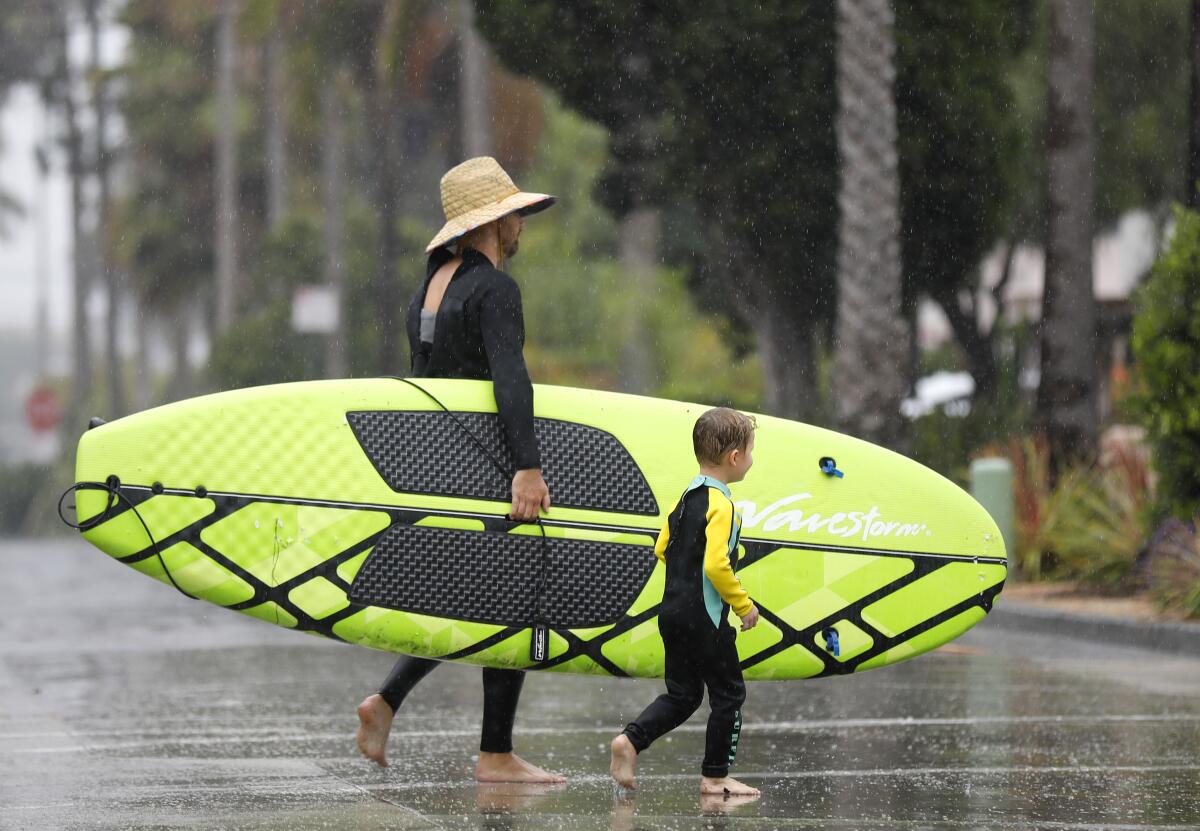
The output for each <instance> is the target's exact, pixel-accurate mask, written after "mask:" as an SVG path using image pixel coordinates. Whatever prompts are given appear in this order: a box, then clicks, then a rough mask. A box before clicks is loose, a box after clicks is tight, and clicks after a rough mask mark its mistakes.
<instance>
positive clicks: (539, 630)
mask: <svg viewBox="0 0 1200 831" xmlns="http://www.w3.org/2000/svg"><path fill="white" fill-rule="evenodd" d="M392 377H394V378H395V380H397V381H400V382H402V383H405V384H408V385H409V386H410V387H412V388H413V389H415V390H418V391H419V392H421V393H422V394H423V395H425V397H426V398H428V399H429V400H430V401H432V402H433V403H434V404H436V405H437V406H439V407H441V409H442V412H444V413H445V414H446V415H448V416H450V418H451V419H452V420H453V421H454V423H455V424H457V425H458V428H459V429H460V430H462V431H463V432H464V433H465V434H466V435H467V437H468V438H469V439H470V440H471V441H472V442H474V443H475V446H476V447H478V448H479V451H480V452H481V453H483V455H484V456H485V457H487V459H488V460H490V461H491V463H492V464H493V465H494V466H495V468H496V470H498V471H499V472H500V475H501V476H502V477H503V478H505V479H507V480H509V481H512V478H513V477H514V476H515V475H516V472H515V471H511V470H509V469H508V468H507V467H506V466H505V465H504V464H503V463H502V462H501V461H500V460H499V459H498V458H496V454H494V453H492V451H491V450H490V449H489V448H488V447H487V446H486V445H485V444H484V443H483V442H482V441H480V439H479V437H478V436H476V435H475V434H474V433H473V432H471V428H469V427H467V425H466V424H464V423H463V421H462V419H460V418H459V417H458V416H456V415H455V414H454V412H453V411H452V410H451V409H450V408H449V407H447V406H446V405H445V404H443V403H442V402H441V400H440V399H439V398H438V397H437V396H436V395H434V394H433V393H431V392H430V391H429V390H427V389H425V388H424V387H422V386H421V385H420V384H417V383H414V382H413V381H412V380H410V379H408V378H400V377H396V376H392ZM533 522H534V524H536V525H537V527H538V530H539V531H541V533H542V546H541V548H542V558H541V563H540V564H539V567H538V583H537V592H536V594H535V595H534V618H535V620H533V621H532V622H531V624H530V628H531V629H532V630H533V634H532V637H531V638H530V640H529V657H530V659H531V660H533V661H536V662H539V663H540V662H541V661H544V660H546V658H547V657H548V655H549V643H550V627H549V625H548V624H547V623H546V613H545V608H544V599H545V593H546V580H547V576H548V572H549V570H550V568H549V566H550V541H549V539H547V537H546V526H544V525H542V518H541V517H537V518H535V519H534V520H533Z"/></svg>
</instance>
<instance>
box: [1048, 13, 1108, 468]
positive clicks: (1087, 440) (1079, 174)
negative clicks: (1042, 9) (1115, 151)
mask: <svg viewBox="0 0 1200 831" xmlns="http://www.w3.org/2000/svg"><path fill="white" fill-rule="evenodd" d="M1049 10H1050V18H1049V27H1050V28H1049V38H1048V40H1047V76H1046V77H1047V86H1046V102H1047V104H1046V179H1045V193H1046V271H1045V274H1046V278H1045V289H1044V292H1043V299H1042V316H1041V320H1040V322H1039V332H1040V342H1041V368H1042V372H1041V382H1040V384H1039V385H1038V398H1037V406H1038V417H1039V421H1040V423H1041V425H1042V427H1043V429H1044V430H1045V431H1046V435H1047V438H1048V440H1049V442H1050V452H1051V458H1052V460H1053V462H1054V464H1055V465H1056V466H1062V465H1064V464H1065V463H1066V462H1068V461H1071V460H1078V459H1081V458H1084V457H1086V456H1088V455H1089V454H1090V453H1091V452H1092V451H1093V449H1094V448H1095V446H1096V441H1097V433H1098V431H1099V423H1098V422H1099V409H1098V406H1097V401H1096V390H1097V373H1098V371H1099V358H1098V356H1097V354H1096V343H1097V329H1096V321H1097V316H1096V300H1095V294H1094V292H1093V289H1092V236H1093V228H1094V225H1093V221H1092V217H1093V212H1092V198H1093V189H1092V188H1093V185H1092V158H1093V156H1092V154H1093V146H1094V145H1093V140H1092V82H1093V74H1092V68H1093V65H1094V64H1093V57H1094V56H1093V52H1092V0H1050V4H1049Z"/></svg>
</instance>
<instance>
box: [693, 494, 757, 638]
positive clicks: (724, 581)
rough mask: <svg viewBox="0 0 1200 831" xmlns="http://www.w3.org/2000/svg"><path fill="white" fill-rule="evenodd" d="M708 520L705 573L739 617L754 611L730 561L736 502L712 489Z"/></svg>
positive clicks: (705, 531)
mask: <svg viewBox="0 0 1200 831" xmlns="http://www.w3.org/2000/svg"><path fill="white" fill-rule="evenodd" d="M707 520H708V524H707V525H706V527H705V529H704V538H705V539H704V576H705V577H707V578H708V582H710V583H712V586H713V588H714V589H716V590H717V593H718V594H720V595H721V599H722V600H724V601H725V602H726V603H728V604H729V608H731V609H733V613H734V614H735V615H737V616H738V617H745V616H746V615H748V614H750V609H751V607H752V606H753V605H754V604H753V603H751V602H750V595H748V594H746V590H745V589H743V588H742V581H741V580H738V578H737V575H736V574H734V573H733V567H732V566H731V565H730V564H729V534H730V532H731V531H732V530H733V503H732V502H730V501H729V500H728V499H726V498H725V495H724V494H723V493H720V492H719V491H716V490H714V489H712V488H710V489H709V491H708V514H707Z"/></svg>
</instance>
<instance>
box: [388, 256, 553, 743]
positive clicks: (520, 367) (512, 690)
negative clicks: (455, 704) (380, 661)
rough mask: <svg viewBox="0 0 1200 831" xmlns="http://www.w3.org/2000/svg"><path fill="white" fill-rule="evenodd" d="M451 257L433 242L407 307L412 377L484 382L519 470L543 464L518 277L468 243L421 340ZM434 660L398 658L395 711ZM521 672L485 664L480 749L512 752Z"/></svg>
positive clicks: (392, 680) (392, 694) (391, 685)
mask: <svg viewBox="0 0 1200 831" xmlns="http://www.w3.org/2000/svg"><path fill="white" fill-rule="evenodd" d="M452 258H453V254H451V253H450V251H449V250H448V249H445V248H439V249H438V250H437V251H435V252H434V253H433V254H432V255H430V257H429V263H428V266H427V268H426V273H425V282H424V283H422V284H421V288H420V290H419V291H418V292H417V294H416V296H415V297H414V298H413V301H412V304H411V305H410V306H409V310H408V320H407V329H408V340H409V344H410V346H411V348H412V375H413V376H414V377H417V378H474V379H477V380H490V381H491V382H492V384H493V387H494V388H495V395H496V408H497V411H498V412H499V415H500V421H501V423H502V424H503V425H504V433H505V436H506V438H507V439H508V443H509V447H510V448H511V449H512V451H513V458H514V459H515V461H516V466H517V469H518V470H524V469H527V468H536V467H540V466H541V462H540V457H539V455H538V447H537V439H536V437H535V436H534V432H533V385H532V384H531V383H530V381H529V372H528V370H527V369H526V368H525V357H524V355H523V354H522V350H523V348H524V345H525V322H524V317H523V315H522V312H521V292H520V289H519V288H518V287H517V284H516V282H515V281H514V280H513V279H512V278H511V277H509V276H508V275H507V274H505V273H504V272H503V271H500V270H498V269H497V268H495V267H494V266H493V265H492V262H491V260H489V259H488V258H487V257H485V256H484V255H483V254H480V253H479V252H478V251H476V250H474V249H471V248H468V249H467V250H466V251H465V252H464V253H463V261H462V265H460V266H459V267H458V270H457V271H455V273H454V276H453V277H451V278H450V282H449V284H447V286H446V293H445V295H444V296H443V297H442V302H441V305H440V306H439V307H438V310H437V323H436V326H435V328H434V334H433V343H425V342H422V341H421V338H420V332H421V308H422V306H423V305H424V303H425V294H426V292H427V291H428V290H429V281H430V280H432V279H433V275H434V274H435V273H437V270H438V269H439V268H441V267H442V266H443V265H444V264H445V263H446V262H448V261H449V260H451V259H452ZM439 663H440V662H439V661H436V660H432V659H429V658H414V657H410V656H405V657H402V658H400V660H398V661H397V662H396V665H395V666H394V667H393V668H392V671H391V673H390V674H389V675H388V677H387V680H386V681H385V682H384V684H383V688H382V689H381V690H380V691H379V693H380V695H382V696H383V698H384V700H385V701H387V703H388V706H389V707H391V708H392V710H393V712H394V711H396V710H399V708H400V705H401V704H402V703H403V701H404V698H405V697H406V696H407V695H408V693H409V692H410V691H411V690H412V688H413V687H415V686H416V685H417V683H418V682H419V681H420V680H421V679H422V678H424V677H425V676H426V675H428V674H429V673H430V672H431V671H432V670H433V669H434V667H436V666H437V665H438V664H439ZM524 682H525V673H524V672H523V671H520V670H505V669H490V668H484V670H483V730H482V734H481V737H480V741H479V749H480V751H482V752H484V753H511V752H512V728H513V720H514V718H515V716H516V711H517V702H518V701H519V699H520V696H521V685H522V684H523V683H524Z"/></svg>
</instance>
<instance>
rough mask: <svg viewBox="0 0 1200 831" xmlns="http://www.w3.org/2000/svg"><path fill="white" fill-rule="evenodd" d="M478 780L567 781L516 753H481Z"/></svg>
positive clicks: (476, 770) (552, 782)
mask: <svg viewBox="0 0 1200 831" xmlns="http://www.w3.org/2000/svg"><path fill="white" fill-rule="evenodd" d="M475 780H476V781H478V782H543V783H546V784H554V783H556V782H566V781H567V778H566V777H565V776H559V775H558V774H557V773H549V772H548V771H544V770H542V769H541V768H540V767H538V766H537V765H531V764H530V763H529V762H526V761H525V760H524V759H522V758H521V757H520V756H518V755H517V754H515V753H482V752H481V753H480V754H479V761H478V762H477V763H476V765H475Z"/></svg>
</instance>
